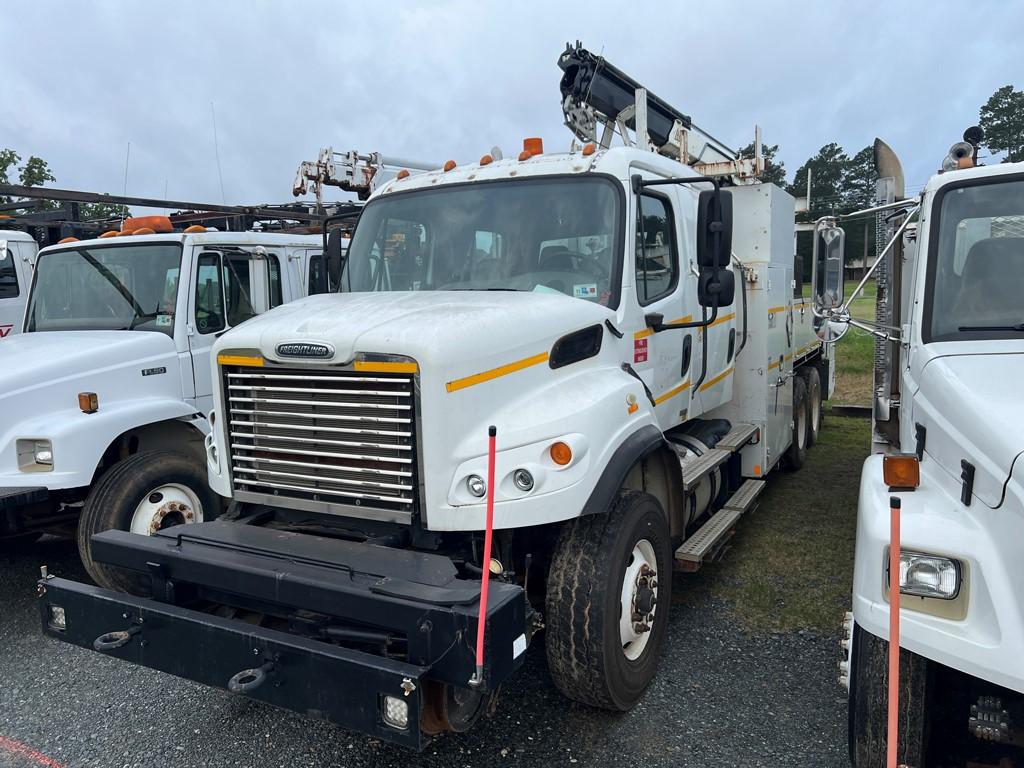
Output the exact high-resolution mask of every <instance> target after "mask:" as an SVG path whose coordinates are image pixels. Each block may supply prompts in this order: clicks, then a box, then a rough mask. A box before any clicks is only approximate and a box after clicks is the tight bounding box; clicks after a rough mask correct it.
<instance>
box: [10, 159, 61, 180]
mask: <svg viewBox="0 0 1024 768" xmlns="http://www.w3.org/2000/svg"><path fill="white" fill-rule="evenodd" d="M18 177H19V178H20V179H21V183H22V184H24V185H25V186H26V187H40V186H42V185H43V184H45V183H46V182H48V181H56V180H57V177H56V176H54V175H53V173H52V172H51V171H50V166H48V165H47V164H46V161H45V160H43V158H41V157H36V156H35V155H29V158H28V160H26V161H25V164H24V165H23V166H21V171H20V173H19V174H18Z"/></svg>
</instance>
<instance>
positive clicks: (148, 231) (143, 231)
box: [132, 227, 156, 235]
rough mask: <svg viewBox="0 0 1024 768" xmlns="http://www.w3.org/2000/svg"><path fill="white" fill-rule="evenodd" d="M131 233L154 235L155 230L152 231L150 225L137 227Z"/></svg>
mask: <svg viewBox="0 0 1024 768" xmlns="http://www.w3.org/2000/svg"><path fill="white" fill-rule="evenodd" d="M132 234H133V235H155V234H156V232H154V231H153V228H152V227H139V228H138V229H136V230H135V231H134V232H132Z"/></svg>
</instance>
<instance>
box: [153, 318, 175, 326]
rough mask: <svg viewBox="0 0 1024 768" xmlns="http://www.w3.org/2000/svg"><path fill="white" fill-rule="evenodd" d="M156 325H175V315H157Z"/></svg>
mask: <svg viewBox="0 0 1024 768" xmlns="http://www.w3.org/2000/svg"><path fill="white" fill-rule="evenodd" d="M156 324H157V325H158V326H168V325H174V315H157V316H156Z"/></svg>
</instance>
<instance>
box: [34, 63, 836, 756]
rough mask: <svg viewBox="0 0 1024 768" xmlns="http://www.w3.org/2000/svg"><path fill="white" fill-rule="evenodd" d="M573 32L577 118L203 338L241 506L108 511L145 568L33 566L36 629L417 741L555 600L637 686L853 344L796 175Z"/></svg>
mask: <svg viewBox="0 0 1024 768" xmlns="http://www.w3.org/2000/svg"><path fill="white" fill-rule="evenodd" d="M559 64H560V66H561V68H562V70H563V72H564V76H563V79H562V86H561V90H562V98H563V109H564V112H565V116H566V120H567V123H568V125H569V126H570V127H571V128H572V130H573V131H574V133H575V135H576V137H577V138H578V139H580V140H581V141H582V143H577V142H576V141H575V140H574V142H573V147H572V149H571V151H569V152H568V153H559V154H546V153H545V152H544V151H543V148H542V146H541V142H540V141H538V140H528V141H527V142H526V143H525V147H524V150H523V152H522V153H520V154H519V155H518V157H512V158H508V159H500V160H499V159H496V158H495V157H494V155H493V154H488V155H485V156H484V157H482V158H481V160H480V161H479V162H477V163H472V164H468V165H456V164H455V163H454V162H448V163H446V164H445V166H444V167H443V169H439V170H436V171H431V172H426V173H422V174H419V175H408V174H404V173H399V174H398V175H397V178H396V179H395V180H394V181H392V182H390V183H389V184H387V185H385V186H383V187H382V188H381V189H380V190H378V191H377V192H376V193H375V194H374V195H373V196H372V197H371V199H370V200H369V202H368V203H367V205H366V207H365V208H364V210H363V212H362V215H361V218H360V220H359V222H358V224H357V225H356V228H355V231H354V234H353V236H352V241H351V247H350V248H349V251H348V255H347V259H346V260H345V261H344V263H343V269H342V271H341V272H340V275H339V277H340V284H341V292H340V293H339V294H337V295H323V296H317V297H311V298H309V299H305V300H301V301H297V302H292V303H291V304H288V305H286V306H283V307H278V308H276V309H274V310H272V311H270V312H268V313H266V314H265V315H263V316H261V317H259V318H256V319H254V320H252V321H250V322H249V323H246V324H245V325H243V326H242V327H240V328H236V329H234V330H232V331H230V332H229V333H227V334H225V335H224V336H223V337H222V338H220V339H219V340H218V342H217V343H216V344H215V345H214V360H213V373H212V380H213V382H214V385H213V390H214V403H215V407H214V411H215V414H216V420H215V422H214V423H213V424H212V425H211V430H210V433H209V436H208V438H207V459H208V465H209V472H210V482H211V484H212V486H213V489H214V490H215V491H216V492H217V493H218V494H219V495H220V496H222V497H224V498H231V499H232V500H233V501H232V503H231V506H230V508H229V510H228V512H227V513H226V514H225V515H224V516H223V517H221V518H220V519H217V520H208V521H206V522H204V523H202V524H196V525H192V526H189V527H183V526H176V527H171V528H167V529H165V530H161V531H158V532H157V533H156V535H154V536H150V537H146V536H139V535H137V534H135V533H129V532H124V531H107V532H105V533H100V534H98V535H96V536H94V537H93V539H92V547H93V556H94V557H95V558H96V559H97V561H99V562H102V563H103V564H104V567H109V568H112V569H115V568H116V569H121V570H122V571H123V572H124V573H125V574H127V575H130V576H131V577H132V578H133V579H137V580H138V581H139V582H143V583H145V584H146V586H147V592H146V594H145V596H141V597H138V596H132V595H129V594H123V593H118V592H114V591H110V590H106V589H97V588H95V587H92V586H89V585H84V584H77V583H74V582H71V581H67V580H64V579H60V578H55V577H53V576H52V574H45V575H44V577H43V578H42V579H41V580H40V582H39V589H40V596H41V597H40V603H39V605H40V611H41V618H42V626H43V629H44V632H45V633H46V634H47V635H49V636H51V637H54V638H58V639H61V640H64V641H66V642H69V643H73V644H76V645H80V646H83V647H86V648H93V649H95V650H97V651H99V652H101V653H104V654H107V655H110V656H113V657H116V658H120V659H124V660H127V661H132V662H135V663H138V664H143V665H145V666H149V667H152V668H154V669H158V670H162V671H165V672H170V673H172V674H176V675H179V676H182V677H186V678H189V679H192V680H196V681H199V682H202V683H205V684H207V685H212V686H217V687H225V688H227V689H229V690H231V691H234V692H236V693H239V694H243V695H247V696H250V697H252V698H255V699H259V700H262V701H266V702H269V703H272V704H275V705H278V706H281V707H285V708H288V709H292V710H295V711H298V712H303V713H308V714H310V715H312V716H314V717H318V718H324V719H328V720H331V721H333V722H336V723H340V724H341V725H344V726H346V727H349V728H353V729H356V730H359V731H363V732H365V733H367V734H371V735H373V736H375V737H377V738H380V739H384V740H387V741H393V742H398V743H401V744H404V745H407V746H410V747H414V748H422V747H423V746H424V745H425V744H426V743H427V742H428V740H429V739H430V737H431V736H432V735H434V734H437V733H440V732H443V731H450V730H454V731H462V730H465V729H467V728H469V727H470V726H471V725H472V724H473V722H474V721H475V720H476V719H477V717H478V715H479V714H480V713H481V712H483V711H485V710H486V709H487V708H488V707H489V706H490V704H491V702H492V700H493V698H494V697H495V695H496V694H497V692H498V689H499V688H500V686H501V684H502V683H503V682H504V681H506V680H507V679H509V677H510V676H511V675H512V674H513V673H514V672H515V671H516V670H517V669H518V668H519V667H520V666H521V665H522V663H523V660H524V658H525V653H526V650H527V648H528V646H529V645H530V643H531V641H532V640H534V639H535V638H536V637H537V633H538V632H540V631H541V630H543V631H545V632H546V643H545V645H546V649H547V658H548V663H549V666H550V670H551V674H552V676H553V678H554V681H555V683H556V684H557V686H558V687H559V688H560V689H561V690H562V691H563V692H564V693H565V694H566V695H568V696H569V697H571V698H573V699H576V700H577V701H580V702H584V703H586V704H589V705H593V706H596V707H603V708H607V709H611V710H627V709H629V708H630V707H632V706H633V705H635V704H636V703H637V701H638V700H639V699H640V697H641V695H642V694H643V692H644V690H645V688H646V687H647V685H648V683H649V682H650V681H651V679H652V677H653V676H654V674H655V670H656V667H657V664H658V659H659V656H660V654H661V653H662V650H663V648H664V647H665V646H666V630H667V626H668V612H669V609H670V607H671V604H672V599H671V597H672V595H671V593H672V576H673V570H675V569H681V570H693V569H695V568H697V567H698V566H700V564H701V563H702V562H705V561H706V560H708V559H710V558H712V557H714V556H715V555H716V554H717V553H719V552H721V551H722V549H723V546H724V543H725V542H726V540H727V538H728V534H729V532H730V531H731V530H732V528H733V526H734V525H735V524H736V523H737V521H738V519H739V518H740V517H741V516H742V515H743V514H744V512H746V511H749V510H750V509H751V508H752V507H753V505H754V504H755V500H756V498H757V495H758V493H759V492H760V491H761V490H762V488H763V487H764V483H765V478H766V477H767V476H768V475H769V474H771V472H772V471H774V470H775V469H776V468H777V467H779V466H780V465H782V464H783V463H788V464H789V465H790V466H792V467H794V468H796V467H799V466H800V464H801V463H802V462H803V460H804V455H805V451H806V449H807V445H808V443H809V442H810V440H811V439H812V436H813V434H814V431H815V430H816V429H817V427H818V424H819V423H820V422H819V417H820V408H821V399H822V398H823V397H826V396H827V395H828V393H829V392H831V391H832V387H833V381H834V368H833V364H832V358H831V354H832V353H831V350H829V349H823V347H822V345H821V343H820V342H819V340H818V338H817V336H816V335H815V333H814V328H813V316H812V314H813V313H812V311H811V310H812V307H811V305H810V303H809V302H807V303H805V302H804V301H803V300H802V299H800V298H798V297H797V296H796V295H795V294H796V293H797V290H796V289H795V287H794V200H793V198H792V197H790V196H789V195H788V194H787V193H786V192H784V191H783V190H781V189H779V188H777V187H775V186H772V185H770V184H758V183H755V179H754V178H753V176H754V175H755V173H756V171H757V168H756V160H742V159H740V158H739V157H738V156H737V154H736V153H734V152H732V151H730V150H728V149H727V148H725V147H724V146H722V145H721V144H719V143H718V142H716V141H715V140H713V139H711V138H709V137H708V136H707V135H706V134H704V133H703V132H702V131H701V130H700V129H698V128H697V127H696V126H695V125H694V124H693V122H692V121H691V120H690V118H688V117H687V116H685V115H684V114H682V113H680V112H678V111H677V110H675V109H673V108H672V107H670V106H669V105H668V104H666V103H665V102H664V101H662V100H660V99H658V98H656V97H655V96H654V95H653V94H651V93H649V92H647V91H646V90H645V89H643V88H641V87H640V86H639V85H638V84H637V83H635V82H634V81H633V80H631V79H630V78H628V77H627V76H626V75H625V74H623V73H622V72H621V71H620V70H618V69H616V68H615V67H613V66H611V65H610V64H608V62H606V61H604V60H603V59H600V58H598V57H596V56H593V55H592V54H590V53H589V52H588V51H586V50H585V49H583V48H580V47H578V46H577V47H575V48H572V47H570V48H569V49H567V50H566V52H565V53H564V54H563V55H562V57H561V58H560V60H559ZM599 128H600V129H603V130H601V135H598V129H599ZM615 133H617V134H619V135H620V136H621V137H622V139H623V146H612V144H613V134H615ZM329 248H330V246H329ZM328 261H331V259H330V258H329V259H328ZM797 284H799V281H797ZM491 426H493V427H495V431H496V438H495V439H496V444H497V449H496V455H495V463H494V467H495V471H494V479H493V483H492V484H491V486H490V487H488V433H489V427H491ZM489 493H493V496H494V505H493V529H494V548H493V551H492V556H491V558H490V559H489V560H487V561H485V560H484V559H483V554H482V553H483V550H484V546H485V541H484V539H485V531H486V508H487V505H486V503H485V499H486V498H487V496H488V494H489ZM485 571H486V572H488V573H490V574H491V577H492V579H493V580H492V582H491V584H490V596H489V600H488V601H487V603H486V606H485V620H484V627H483V629H484V653H483V655H482V656H477V655H476V653H475V649H474V640H475V638H476V637H477V630H478V629H479V627H478V620H477V617H478V611H479V609H480V606H479V603H480V593H481V583H482V575H483V573H484V572H485ZM477 665H480V666H481V669H480V670H479V674H477V672H478V670H477Z"/></svg>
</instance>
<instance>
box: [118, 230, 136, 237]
mask: <svg viewBox="0 0 1024 768" xmlns="http://www.w3.org/2000/svg"><path fill="white" fill-rule="evenodd" d="M134 234H135V230H134V229H122V230H121V231H120V232H118V233H117V236H118V237H128V236H130V235H134Z"/></svg>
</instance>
